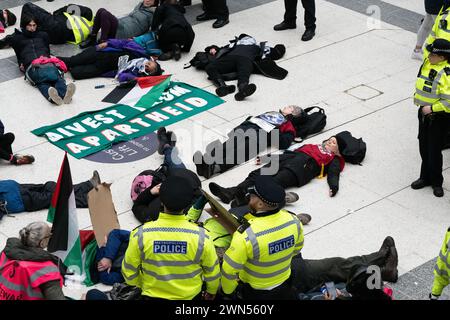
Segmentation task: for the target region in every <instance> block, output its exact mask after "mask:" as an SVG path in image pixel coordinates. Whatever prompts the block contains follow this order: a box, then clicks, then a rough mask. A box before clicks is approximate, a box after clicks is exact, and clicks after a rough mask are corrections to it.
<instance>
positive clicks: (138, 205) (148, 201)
mask: <svg viewBox="0 0 450 320" xmlns="http://www.w3.org/2000/svg"><path fill="white" fill-rule="evenodd" d="M139 175H152V176H153V180H152V184H151V186H150V187H148V188H147V189H145V190H144V191H142V192H141V194H139V196H138V197H137V198H136V201H134V204H133V208H132V209H131V211H133V214H134V216H135V217H136V219H138V220H139V221H140V222H141V223H145V222H147V221H154V220H156V219H158V217H159V213H160V212H161V210H162V204H161V201H160V199H159V196H158V195H155V196H154V195H152V194H151V192H150V190H151V189H152V188H153V187H154V186H156V185H158V184H160V183H161V182H163V181H164V180H165V179H166V178H167V177H169V176H177V177H182V178H185V179H187V180H188V181H189V182H190V184H191V186H192V188H193V189H194V190H195V192H194V198H193V199H192V203H194V202H195V201H196V200H197V198H198V197H199V196H200V195H201V192H200V189H199V188H200V187H201V186H202V183H201V182H200V180H199V178H198V176H197V175H196V174H195V173H194V172H192V171H190V170H188V169H181V168H173V169H168V170H167V172H166V173H162V174H161V173H157V174H156V175H155V171H153V170H146V171H143V172H141V173H140V174H139Z"/></svg>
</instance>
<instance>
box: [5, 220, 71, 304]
mask: <svg viewBox="0 0 450 320" xmlns="http://www.w3.org/2000/svg"><path fill="white" fill-rule="evenodd" d="M19 236H20V239H18V238H9V239H8V240H6V246H5V248H4V249H3V251H2V253H1V256H0V265H1V266H2V268H1V269H0V277H1V278H2V281H0V292H1V293H2V294H0V300H65V297H64V293H63V291H62V286H63V283H64V276H65V274H66V270H67V268H66V266H65V265H64V264H63V262H62V261H61V260H60V259H59V258H58V257H56V256H55V255H53V254H51V253H49V252H47V251H46V250H44V249H45V248H46V247H47V245H48V242H49V240H50V237H51V228H50V226H49V225H48V224H47V223H45V222H43V221H37V222H33V223H30V224H28V225H27V226H26V227H25V228H23V229H21V230H20V231H19Z"/></svg>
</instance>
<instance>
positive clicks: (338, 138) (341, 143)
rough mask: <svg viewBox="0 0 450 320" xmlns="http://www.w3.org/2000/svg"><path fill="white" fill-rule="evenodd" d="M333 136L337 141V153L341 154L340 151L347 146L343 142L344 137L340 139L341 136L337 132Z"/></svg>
mask: <svg viewBox="0 0 450 320" xmlns="http://www.w3.org/2000/svg"><path fill="white" fill-rule="evenodd" d="M334 137H335V138H336V141H337V144H338V148H339V153H340V154H342V152H343V151H344V150H345V148H346V147H347V143H346V142H345V140H344V139H342V137H341V136H340V135H339V133H338V134H337V135H335V136H334Z"/></svg>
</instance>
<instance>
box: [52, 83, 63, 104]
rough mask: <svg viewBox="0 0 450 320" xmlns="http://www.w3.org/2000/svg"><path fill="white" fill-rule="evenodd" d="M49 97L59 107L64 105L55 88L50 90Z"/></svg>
mask: <svg viewBox="0 0 450 320" xmlns="http://www.w3.org/2000/svg"><path fill="white" fill-rule="evenodd" d="M48 95H49V96H50V101H53V102H54V103H56V104H57V105H58V106H60V105H62V104H63V99H62V98H61V97H60V96H59V95H58V91H57V90H56V89H55V88H53V87H50V88H48Z"/></svg>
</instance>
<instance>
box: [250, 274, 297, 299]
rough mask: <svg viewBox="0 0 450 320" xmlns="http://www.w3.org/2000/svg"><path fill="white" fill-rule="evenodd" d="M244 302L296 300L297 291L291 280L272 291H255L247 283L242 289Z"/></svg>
mask: <svg viewBox="0 0 450 320" xmlns="http://www.w3.org/2000/svg"><path fill="white" fill-rule="evenodd" d="M241 293H242V299H243V300H295V291H294V290H293V287H292V284H291V278H289V279H288V280H286V281H285V282H283V283H282V284H281V285H279V286H278V287H276V288H274V289H272V290H257V289H253V288H252V287H251V286H250V285H249V284H247V283H245V284H244V285H243V286H242V287H241Z"/></svg>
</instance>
